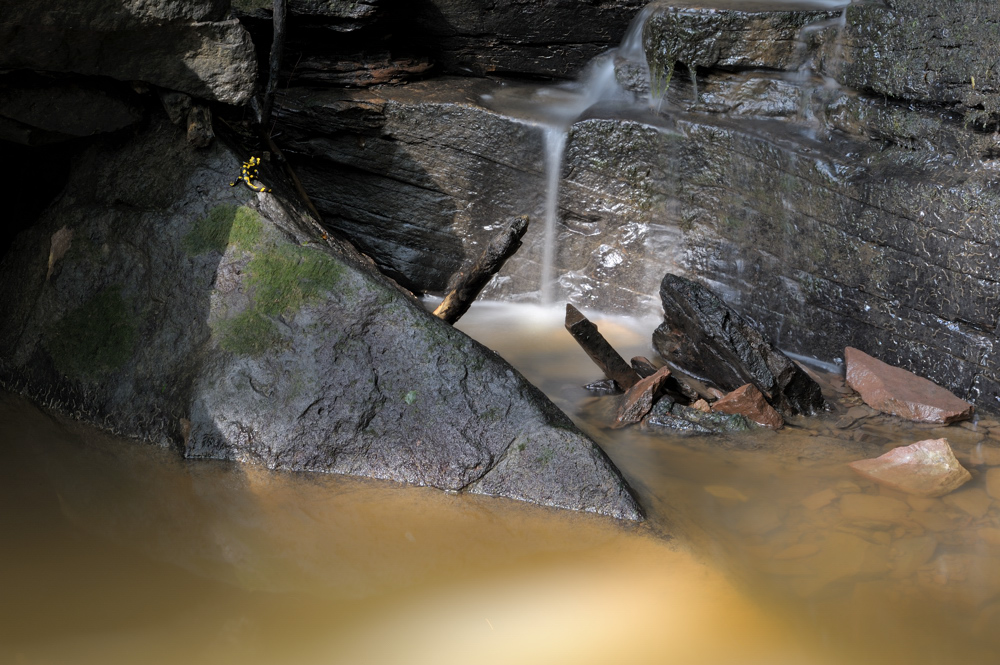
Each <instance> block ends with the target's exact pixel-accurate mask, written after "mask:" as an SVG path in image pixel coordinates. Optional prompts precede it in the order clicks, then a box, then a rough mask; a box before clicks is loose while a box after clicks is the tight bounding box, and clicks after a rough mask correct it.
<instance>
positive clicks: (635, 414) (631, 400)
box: [615, 367, 670, 427]
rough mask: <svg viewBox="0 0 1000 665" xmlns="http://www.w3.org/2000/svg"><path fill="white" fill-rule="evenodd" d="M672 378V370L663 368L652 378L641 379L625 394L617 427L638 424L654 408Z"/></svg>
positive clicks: (619, 410)
mask: <svg viewBox="0 0 1000 665" xmlns="http://www.w3.org/2000/svg"><path fill="white" fill-rule="evenodd" d="M669 377H670V370H669V369H667V368H666V367H661V368H660V369H658V370H657V371H656V373H655V374H653V375H652V376H647V377H646V378H645V379H640V380H639V381H638V382H637V383H636V384H635V385H634V386H632V387H631V388H629V389H628V392H626V393H625V398H624V399H623V400H622V405H621V407H620V408H619V409H618V417H617V418H616V423H615V426H616V427H624V426H625V425H631V424H633V423H637V422H639V421H640V420H642V419H643V417H645V415H646V414H647V413H649V410H650V409H651V408H653V404H654V403H655V402H656V399H657V398H658V397H659V396H660V394H661V393H662V392H663V385H664V384H665V383H666V382H667V379H668V378H669Z"/></svg>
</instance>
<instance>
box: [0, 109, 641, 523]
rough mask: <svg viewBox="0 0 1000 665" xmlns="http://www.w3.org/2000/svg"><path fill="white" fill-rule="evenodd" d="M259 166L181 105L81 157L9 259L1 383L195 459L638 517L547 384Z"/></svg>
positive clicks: (0, 328)
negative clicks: (422, 295)
mask: <svg viewBox="0 0 1000 665" xmlns="http://www.w3.org/2000/svg"><path fill="white" fill-rule="evenodd" d="M240 162H241V159H240V158H239V157H237V156H236V154H234V153H233V152H232V151H230V150H229V149H227V148H225V147H223V146H221V145H220V143H219V142H218V141H216V142H215V143H214V144H213V145H212V146H210V147H207V148H203V149H200V150H195V149H194V148H192V147H191V146H190V145H188V143H187V141H186V137H185V130H184V128H182V127H176V126H174V125H172V124H170V123H169V122H168V120H167V119H166V118H157V119H156V120H155V121H154V122H153V125H152V127H151V128H150V129H148V130H146V131H143V132H141V133H140V134H139V135H138V136H137V137H136V138H135V139H133V140H131V141H124V142H123V141H120V140H118V141H107V142H102V141H97V142H95V144H94V145H93V146H91V147H90V148H88V149H87V150H85V151H84V152H83V153H82V154H80V155H78V156H77V158H76V159H75V161H74V167H73V169H72V171H71V173H70V176H69V183H68V185H67V187H66V189H65V190H64V191H63V193H62V195H61V196H60V198H59V199H57V201H56V202H55V203H54V204H53V205H52V206H51V207H50V208H48V209H47V210H46V211H45V212H44V214H43V215H42V217H41V219H40V220H39V222H38V223H37V224H36V225H34V226H33V227H31V228H30V229H29V230H28V231H26V232H25V233H23V234H21V235H20V236H19V237H18V238H17V240H16V241H15V246H14V248H13V251H12V252H10V253H9V254H8V255H7V257H6V258H5V260H4V262H3V263H2V264H0V302H2V303H3V308H4V311H5V313H6V314H5V316H4V317H3V320H2V322H0V381H2V385H3V386H4V387H5V388H7V389H13V390H17V391H19V392H22V393H25V394H27V395H29V396H32V397H34V398H35V399H37V400H39V401H41V402H42V403H45V404H49V405H50V406H53V407H55V408H60V409H65V410H68V411H72V412H74V413H76V414H77V415H78V416H79V417H83V418H85V419H87V420H90V421H92V422H95V423H96V424H99V425H103V426H104V427H106V428H109V429H111V430H113V431H116V432H119V433H121V434H125V435H128V436H133V437H138V438H143V439H147V440H151V441H154V442H157V443H161V444H164V445H176V446H178V447H180V448H182V450H183V451H184V454H185V455H187V456H188V457H191V458H204V457H208V458H222V459H234V460H238V461H241V462H247V463H258V464H263V465H266V466H268V467H269V468H281V469H293V470H308V471H328V472H336V473H348V474H354V475H364V476H370V477H374V478H383V479H391V480H397V481H404V482H411V483H415V484H422V485H431V486H434V487H439V488H442V489H449V490H467V491H472V492H480V493H485V494H497V495H503V496H508V497H512V498H516V499H522V500H526V501H533V502H537V503H541V504H544V505H552V506H561V507H565V508H573V509H578V510H587V511H593V512H598V513H602V514H606V515H611V516H615V517H621V518H626V519H637V518H639V517H640V509H639V507H638V505H637V504H636V503H635V501H634V499H633V498H632V496H631V494H630V491H629V489H628V487H627V486H626V485H625V483H624V481H623V480H622V478H621V476H620V475H619V474H618V472H617V470H616V469H615V468H614V467H613V465H612V464H611V462H610V461H609V460H608V459H607V457H606V456H605V455H604V454H603V453H602V452H601V450H600V449H599V448H598V447H597V446H596V445H595V444H594V443H593V442H591V441H590V440H589V439H587V438H586V437H585V436H584V435H583V434H581V433H580V432H579V431H578V430H577V429H576V428H575V427H574V426H573V424H572V423H571V422H570V421H569V420H568V418H567V417H566V416H565V415H564V414H562V413H561V412H560V411H559V410H558V409H557V408H556V407H555V406H554V405H552V404H551V402H549V401H548V400H547V399H546V398H545V397H544V396H543V395H542V394H541V393H540V392H539V391H538V390H537V389H536V388H534V387H533V386H531V385H530V384H529V383H528V382H527V381H526V380H525V379H524V378H523V377H521V376H520V375H519V374H518V373H517V372H515V371H514V370H513V369H512V368H511V367H510V366H509V365H507V363H506V362H504V361H503V360H501V359H500V358H499V357H498V356H496V354H493V353H491V352H489V351H488V350H487V349H485V348H483V347H482V346H480V345H479V344H477V343H476V342H474V341H472V340H471V339H469V338H468V337H466V336H465V335H464V334H462V333H460V332H458V331H456V330H454V329H453V328H452V327H450V326H448V325H447V324H444V323H443V322H441V321H439V320H438V319H436V318H434V317H432V316H431V315H430V314H428V313H427V312H425V311H424V310H423V309H422V308H421V307H420V306H419V305H418V304H417V303H416V302H414V301H413V300H412V299H411V298H409V297H408V296H407V295H406V294H404V292H402V291H401V290H400V289H399V288H398V287H397V286H396V285H394V284H393V283H391V282H389V281H388V280H386V279H385V278H384V277H382V276H381V275H379V274H378V273H377V271H375V270H374V268H373V266H372V264H371V263H370V262H369V261H368V260H367V259H365V258H364V257H362V256H361V255H359V254H357V253H356V252H355V251H354V250H353V249H352V248H350V247H349V246H348V245H346V244H339V243H329V242H326V241H324V240H321V231H320V229H319V227H317V226H316V225H315V224H314V223H313V222H311V221H310V220H309V219H308V218H307V217H305V216H304V215H303V213H302V212H301V211H300V210H299V209H298V208H297V207H296V204H295V203H293V201H294V199H290V198H287V197H286V195H285V194H284V193H283V192H285V191H286V189H287V188H286V186H284V185H283V184H282V183H281V181H280V179H279V177H278V174H277V173H276V172H275V171H273V170H272V169H270V168H268V165H267V164H264V165H262V167H261V172H260V180H261V181H262V182H265V183H266V184H267V185H268V186H270V187H273V188H274V192H272V193H268V194H256V193H254V192H251V191H250V190H249V189H247V188H245V187H239V188H236V189H234V188H231V187H229V186H228V183H229V182H230V181H231V180H232V179H233V178H234V176H235V175H236V174H238V173H239V169H240Z"/></svg>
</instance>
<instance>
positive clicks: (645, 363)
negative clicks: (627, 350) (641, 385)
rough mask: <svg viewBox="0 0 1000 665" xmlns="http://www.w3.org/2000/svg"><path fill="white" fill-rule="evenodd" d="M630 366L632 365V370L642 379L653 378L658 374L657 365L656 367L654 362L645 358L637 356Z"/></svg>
mask: <svg viewBox="0 0 1000 665" xmlns="http://www.w3.org/2000/svg"><path fill="white" fill-rule="evenodd" d="M629 364H630V365H632V369H634V370H635V373H636V374H638V375H639V377H640V378H643V379H645V378H646V377H647V376H653V375H654V374H656V365H654V364H653V362H652V361H651V360H650V359H649V358H646V357H645V356H636V357H634V358H632V360H631V361H629Z"/></svg>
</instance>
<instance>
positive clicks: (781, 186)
mask: <svg viewBox="0 0 1000 665" xmlns="http://www.w3.org/2000/svg"><path fill="white" fill-rule="evenodd" d="M998 21H1000V15H997V12H996V10H995V8H993V7H992V6H989V5H988V4H985V3H960V4H955V5H948V6H945V7H939V6H938V5H936V4H934V3H930V2H924V1H922V0H900V1H894V2H889V3H885V4H884V5H858V6H851V7H849V8H847V9H846V10H845V11H840V10H836V11H823V12H788V11H756V10H755V11H748V12H742V11H738V10H733V9H726V10H721V9H720V10H709V9H697V8H689V7H682V8H672V7H668V6H658V7H657V8H655V9H654V10H652V11H651V13H650V17H649V19H648V21H647V22H646V24H645V28H644V32H643V41H644V44H645V51H646V55H647V58H648V62H649V69H650V70H651V79H652V80H651V81H649V82H647V83H646V84H645V87H643V85H642V84H639V85H635V90H636V93H637V94H638V95H642V94H645V95H649V94H650V93H651V92H656V93H657V94H662V99H654V100H653V103H652V104H651V105H647V106H639V107H635V108H633V109H632V110H629V111H628V112H626V113H622V112H621V109H618V110H616V111H610V110H607V109H601V108H597V107H595V108H594V109H591V110H590V111H588V112H587V113H586V114H584V116H583V117H581V118H579V119H578V120H577V121H576V122H575V123H574V124H573V125H572V127H570V129H569V132H568V139H567V144H566V150H565V161H564V163H563V166H562V173H561V176H562V177H561V182H560V198H559V216H560V221H559V226H558V229H557V233H556V236H557V237H558V240H559V244H558V248H557V250H556V256H557V260H556V264H557V270H556V272H557V274H558V275H559V278H560V284H559V286H558V287H557V289H556V291H557V296H558V297H561V298H567V299H569V300H570V301H572V302H575V303H576V304H579V305H586V306H593V307H598V308H604V309H617V310H624V311H631V312H641V311H645V310H647V309H648V308H650V307H654V306H655V303H656V299H655V294H656V289H657V285H658V284H659V280H660V279H661V278H662V276H663V274H664V273H665V272H668V271H673V272H680V273H684V274H687V275H688V276H692V277H695V278H698V279H700V280H701V281H703V282H704V283H706V284H708V285H710V286H712V287H713V288H715V289H716V290H717V291H718V292H720V293H721V294H723V295H724V296H725V297H726V298H727V300H728V301H729V302H730V303H731V304H733V305H734V306H736V307H737V308H738V309H739V310H740V311H741V312H742V313H744V314H745V315H747V316H749V317H750V318H751V319H753V320H755V321H756V322H757V323H759V324H760V325H761V326H762V327H763V328H764V329H765V330H767V331H768V333H769V335H770V336H771V337H772V338H773V339H774V340H775V341H776V342H777V343H778V344H779V345H780V346H782V347H783V348H786V349H788V350H790V351H792V352H796V353H800V354H803V355H808V356H813V357H816V358H819V359H821V360H826V361H837V360H838V359H840V358H841V357H842V349H843V348H844V346H846V345H852V346H856V347H859V348H862V349H864V350H866V351H868V352H869V353H873V354H875V355H877V356H878V357H880V358H882V359H883V360H885V361H887V362H890V363H894V364H898V365H902V366H904V367H906V368H908V369H910V370H912V371H914V372H916V373H918V374H921V375H923V376H927V377H929V378H931V379H933V380H935V381H937V382H939V383H941V384H943V385H945V386H947V387H948V388H949V389H951V390H953V391H955V392H956V393H957V394H959V395H960V396H962V397H965V398H967V399H971V400H973V401H975V402H977V403H978V404H979V405H980V406H981V407H986V408H997V407H998V406H1000V402H998V401H997V397H998V393H1000V390H998V379H1000V374H998V363H997V359H996V355H995V351H994V346H995V344H996V332H997V327H998V323H1000V321H998V312H1000V290H998V288H997V280H996V276H995V270H994V266H995V265H996V259H997V258H998V254H1000V230H998V229H1000V225H998V219H1000V201H998V199H997V191H998V190H997V188H996V184H995V178H994V176H993V174H994V170H995V166H996V162H997V158H998V157H1000V142H998V140H997V139H996V136H995V134H994V131H995V129H996V127H997V123H998V116H997V113H996V109H997V99H1000V98H998V97H997V94H996V93H997V88H996V87H995V82H994V78H993V77H994V74H993V65H994V64H995V63H994V60H996V59H997V57H998V56H996V55H995V54H993V50H994V49H995V48H996V44H998V43H1000V33H998V27H997V26H998ZM553 71H555V70H553ZM622 72H623V76H622V77H621V80H623V81H625V82H626V83H631V84H635V79H634V77H633V78H630V77H629V76H627V75H624V70H622ZM467 73H468V72H467ZM668 75H669V76H668ZM657 77H659V80H658V79H657ZM456 85H458V89H460V90H462V92H461V93H459V96H460V99H458V98H456V97H455V95H456V93H455V92H454V91H455V90H456V87H455V86H456ZM411 86H412V84H411ZM420 86H422V87H420V88H419V91H420V92H419V98H417V97H414V96H413V95H411V94H410V93H409V92H408V91H407V87H406V86H403V87H399V88H386V89H383V90H381V91H379V92H378V93H377V94H375V97H377V98H378V99H379V100H380V101H378V102H377V104H376V106H378V108H379V111H378V113H377V114H376V115H378V114H382V115H384V116H385V118H386V119H381V118H380V119H377V120H374V121H371V119H372V117H373V116H372V115H371V113H370V112H371V109H372V108H373V100H372V95H371V94H367V93H366V94H361V93H353V92H348V91H341V92H338V93H336V101H335V103H328V102H327V101H323V98H321V97H316V96H315V95H313V96H310V95H311V93H309V92H307V91H305V90H302V91H295V90H291V91H289V94H288V95H287V97H286V102H287V103H286V110H285V111H283V113H284V115H283V119H282V122H283V123H286V126H287V127H288V129H289V131H290V133H291V134H293V136H294V140H293V141H292V148H291V151H290V152H291V153H292V154H293V155H294V156H295V158H296V159H297V160H298V161H299V163H300V165H301V167H302V169H303V170H304V172H305V173H306V178H307V180H310V182H311V183H312V185H311V186H312V187H314V188H316V191H317V192H319V195H318V197H319V198H320V199H321V200H322V203H321V205H324V206H325V208H324V213H327V214H329V217H328V219H327V221H328V222H329V223H331V224H332V225H333V226H335V227H337V228H338V229H341V230H343V231H344V232H345V233H351V234H355V235H356V237H358V238H360V242H361V244H363V245H365V246H366V247H368V248H369V249H370V250H371V251H372V252H373V254H374V255H375V256H376V257H377V260H378V261H379V263H380V265H383V267H387V268H388V269H389V270H391V271H395V272H396V273H398V274H399V275H400V278H401V279H402V280H403V281H404V282H405V283H407V285H408V286H409V287H410V288H412V289H414V290H418V291H431V292H433V291H439V290H441V289H442V284H444V283H446V282H447V277H448V273H449V272H450V271H456V270H457V269H458V267H459V265H460V264H461V262H462V261H465V262H471V260H472V256H473V254H474V252H473V250H474V247H475V246H476V244H477V243H479V242H482V241H484V240H485V238H486V237H488V232H487V229H488V228H489V227H490V225H491V223H495V222H496V221H499V220H491V219H489V217H490V216H491V215H495V216H498V217H499V216H502V215H507V214H509V213H513V214H520V213H527V214H530V215H532V218H533V221H534V223H535V226H534V229H533V231H529V236H528V246H527V247H526V248H525V249H524V250H522V253H520V254H519V255H518V256H515V257H514V258H513V259H512V260H511V261H510V262H509V263H508V265H507V267H506V268H505V270H504V273H503V274H502V275H501V276H500V278H499V279H498V280H496V281H495V282H494V283H493V284H492V285H491V287H490V288H489V289H488V292H487V293H488V295H490V294H491V295H493V296H496V297H505V298H511V297H513V298H530V297H532V295H531V294H532V293H534V292H536V291H537V290H538V288H539V284H538V263H539V261H540V260H541V250H540V243H541V233H540V231H539V227H538V222H539V221H540V217H541V213H542V210H541V204H542V200H543V199H542V193H541V192H540V190H539V187H540V186H541V179H542V177H543V175H542V174H543V171H544V168H543V158H544V151H545V147H544V145H545V144H544V137H545V131H544V128H542V127H537V126H535V127H532V126H530V125H528V126H526V125H525V123H524V122H522V121H518V120H516V119H514V118H511V117H506V116H504V115H502V114H497V113H494V112H491V111H489V110H487V109H486V108H484V107H485V106H487V105H488V104H487V103H486V101H485V100H484V98H483V97H482V94H483V92H484V89H483V88H482V87H476V86H473V85H470V84H456V83H455V82H454V81H452V82H448V81H445V80H434V81H426V82H424V83H421V84H420ZM410 89H411V90H413V91H416V90H418V88H412V87H411V88H410ZM324 94H326V93H324ZM331 94H332V93H331ZM309 100H313V101H309ZM316 100H320V101H316ZM310 103H313V104H314V108H312V109H311V110H310V109H309V108H308V107H309V104H310ZM333 108H335V109H336V113H335V115H336V117H337V118H339V119H344V118H348V117H351V118H353V119H352V120H351V122H349V123H345V122H338V121H335V120H333V116H332V115H331V114H330V109H333ZM321 109H322V110H321ZM385 109H391V112H388V113H387V112H386V111H385ZM322 113H326V114H327V115H326V119H327V123H326V124H327V127H330V126H332V127H333V128H334V129H332V130H331V129H324V128H323V127H321V126H320V124H321V123H318V122H316V120H315V119H316V118H319V117H320V115H321V114H322ZM352 123H353V125H352ZM317 134H320V136H318V135H317ZM369 141H374V142H375V143H376V144H378V145H382V146H384V147H385V146H392V148H391V149H390V150H389V152H390V153H393V154H395V155H396V156H395V157H394V158H393V159H389V160H367V159H365V158H364V157H363V149H362V148H359V147H358V146H364V145H368V142H369ZM518 143H520V144H521V148H520V149H518V147H517V144H518ZM384 152H385V151H381V150H380V151H379V153H380V154H384ZM446 156H447V157H446ZM446 163H453V164H455V165H456V166H458V167H459V168H458V170H456V172H453V173H449V172H448V169H446V168H441V165H442V164H446ZM428 174H432V177H427V176H428ZM336 178H341V179H343V181H344V182H349V183H358V182H361V181H363V182H366V183H376V182H378V183H381V184H380V185H379V187H381V188H383V189H382V190H380V191H385V192H387V195H389V196H392V195H393V194H389V192H407V193H408V194H407V196H408V197H410V198H409V204H408V205H404V206H402V209H405V210H407V211H408V214H405V215H403V216H404V217H405V223H404V220H402V219H400V216H399V215H398V214H396V215H395V216H394V215H390V214H387V213H386V211H383V210H381V209H380V207H379V205H380V204H368V205H365V204H364V203H363V201H361V200H360V198H359V197H355V196H353V195H352V194H350V193H345V191H344V190H343V189H341V188H338V186H337V185H336V184H334V183H335V181H336ZM393 183H396V185H393ZM532 183H535V184H532ZM348 189H349V188H348ZM368 198H369V199H370V198H371V197H368ZM391 207H392V208H393V209H395V210H396V211H399V210H400V209H401V207H400V206H398V205H392V206H391ZM455 211H458V212H455ZM475 211H478V214H477V213H476V212H475ZM419 229H423V230H424V231H427V232H429V233H431V234H432V235H430V236H427V235H422V234H423V233H424V231H421V230H419ZM386 233H388V234H395V238H396V239H397V240H398V246H397V247H390V243H387V242H385V241H379V240H377V239H373V240H366V238H368V237H373V238H375V237H377V236H379V235H382V234H386ZM449 235H452V236H453V239H452V240H448V236H449ZM430 237H436V238H437V239H438V240H440V241H441V242H445V243H449V244H450V246H451V248H452V249H453V251H454V252H459V251H460V252H461V253H462V254H464V259H462V260H461V261H455V260H454V259H453V258H448V259H445V258H443V257H442V256H441V255H439V254H435V253H434V251H433V250H430V249H428V245H427V244H425V243H426V241H427V239H428V238H430ZM435 242H436V241H435ZM379 243H381V248H382V249H380V248H379V247H380V245H379ZM532 243H534V244H532ZM383 250H384V251H383ZM452 256H457V254H454V255H453V254H450V253H449V257H452Z"/></svg>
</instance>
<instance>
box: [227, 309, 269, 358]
mask: <svg viewBox="0 0 1000 665" xmlns="http://www.w3.org/2000/svg"><path fill="white" fill-rule="evenodd" d="M219 332H220V333H221V334H222V341H221V345H222V348H224V349H225V350H227V351H232V352H233V353H239V354H243V355H250V356H259V355H260V354H262V353H264V352H265V351H267V350H268V349H270V348H272V347H274V346H277V345H278V344H280V343H281V335H280V334H279V333H278V330H277V328H275V326H274V321H272V320H271V319H269V318H268V317H266V316H264V315H263V314H261V313H260V312H258V311H256V310H254V309H249V310H247V311H245V312H243V313H241V314H238V315H237V316H235V317H233V318H231V319H227V320H226V321H223V322H221V323H220V324H219Z"/></svg>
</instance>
